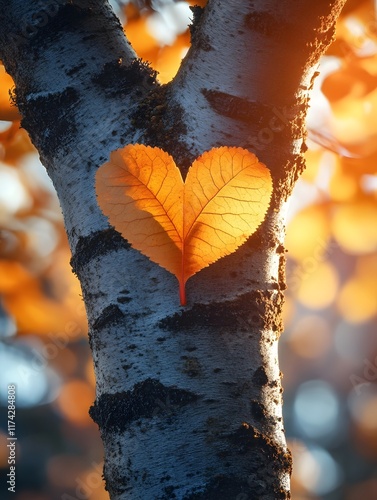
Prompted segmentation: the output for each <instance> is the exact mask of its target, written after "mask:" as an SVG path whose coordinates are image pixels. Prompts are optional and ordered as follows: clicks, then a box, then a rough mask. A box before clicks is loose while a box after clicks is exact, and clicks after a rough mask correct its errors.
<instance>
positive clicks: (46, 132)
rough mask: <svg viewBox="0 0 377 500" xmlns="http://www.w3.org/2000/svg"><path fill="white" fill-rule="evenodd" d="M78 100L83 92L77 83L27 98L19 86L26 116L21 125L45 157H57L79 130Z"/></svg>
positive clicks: (18, 100) (23, 112) (18, 104)
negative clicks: (79, 91) (77, 88)
mask: <svg viewBox="0 0 377 500" xmlns="http://www.w3.org/2000/svg"><path fill="white" fill-rule="evenodd" d="M78 100H79V93H78V92H77V90H76V89H74V88H73V87H67V88H66V89H65V90H64V91H63V92H57V93H51V94H48V95H46V96H43V97H42V96H40V97H36V98H35V99H31V98H26V100H25V101H24V97H23V96H22V92H19V91H18V89H17V106H18V107H19V109H20V111H21V113H22V114H23V116H24V118H23V119H22V121H21V125H22V126H23V127H24V128H25V129H26V130H27V131H28V132H29V133H30V136H31V138H32V140H33V142H34V144H35V146H36V147H37V148H38V149H39V151H40V152H41V153H42V155H43V156H44V157H46V158H51V157H53V156H54V155H55V154H56V151H57V150H59V149H61V148H64V147H65V146H67V145H68V144H69V142H70V141H71V138H72V137H73V136H74V134H75V133H76V131H77V127H76V123H75V119H74V115H75V114H74V113H73V110H74V108H75V107H76V105H77V103H78Z"/></svg>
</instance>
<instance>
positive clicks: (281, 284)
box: [278, 254, 287, 291]
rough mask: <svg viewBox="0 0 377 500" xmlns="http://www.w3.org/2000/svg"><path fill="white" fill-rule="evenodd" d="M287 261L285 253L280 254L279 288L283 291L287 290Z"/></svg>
mask: <svg viewBox="0 0 377 500" xmlns="http://www.w3.org/2000/svg"><path fill="white" fill-rule="evenodd" d="M285 261H286V259H285V254H283V255H280V257H279V272H278V274H279V276H278V279H279V289H280V290H282V291H283V290H286V288H287V284H286V277H285V263H286V262H285Z"/></svg>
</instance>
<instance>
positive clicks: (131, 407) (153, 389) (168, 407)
mask: <svg viewBox="0 0 377 500" xmlns="http://www.w3.org/2000/svg"><path fill="white" fill-rule="evenodd" d="M197 399H198V396H197V395H196V394H193V393H191V392H189V391H186V390H184V389H178V388H177V387H166V386H164V385H163V384H161V383H160V382H159V381H158V380H154V379H151V378H149V379H146V380H144V381H143V382H140V383H138V384H136V385H135V386H134V388H133V390H132V391H126V392H117V393H116V394H102V395H101V396H100V397H99V398H98V399H97V400H96V402H95V403H94V405H93V406H91V408H90V410H89V414H90V416H91V417H92V419H93V420H94V422H96V424H98V426H99V428H100V429H101V431H102V432H112V433H113V432H114V430H115V431H117V432H123V431H125V430H126V429H127V427H128V425H129V424H130V423H131V422H134V421H137V420H139V419H141V418H153V417H155V416H158V415H161V416H163V415H165V416H170V415H173V414H175V413H176V412H177V411H178V410H179V409H180V408H182V407H183V406H185V405H187V404H189V403H192V402H194V401H196V400H197Z"/></svg>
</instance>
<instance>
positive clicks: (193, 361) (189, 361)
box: [181, 356, 202, 378]
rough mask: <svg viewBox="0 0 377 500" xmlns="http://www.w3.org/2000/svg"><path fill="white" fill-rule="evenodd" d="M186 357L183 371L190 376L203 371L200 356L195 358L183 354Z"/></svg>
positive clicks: (197, 374) (196, 375)
mask: <svg viewBox="0 0 377 500" xmlns="http://www.w3.org/2000/svg"><path fill="white" fill-rule="evenodd" d="M181 358H182V359H184V364H183V369H182V371H183V373H186V374H187V375H188V376H189V377H191V378H193V377H198V376H199V375H200V374H201V373H202V367H201V365H200V362H199V360H198V358H193V357H189V356H181Z"/></svg>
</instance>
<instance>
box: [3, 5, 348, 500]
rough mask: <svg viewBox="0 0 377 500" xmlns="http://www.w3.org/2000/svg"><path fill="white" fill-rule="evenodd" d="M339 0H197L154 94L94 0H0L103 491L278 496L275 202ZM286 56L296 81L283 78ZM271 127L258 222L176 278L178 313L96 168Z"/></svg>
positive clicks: (281, 482) (280, 438) (285, 474)
mask: <svg viewBox="0 0 377 500" xmlns="http://www.w3.org/2000/svg"><path fill="white" fill-rule="evenodd" d="M343 3H344V1H343V0H338V1H334V2H323V1H322V2H321V1H319V2H316V5H315V6H313V2H310V1H307V2H300V6H297V5H296V4H297V2H294V1H288V0H285V1H283V2H278V1H277V0H269V2H262V1H256V2H234V1H231V2H221V1H220V0H212V1H209V4H208V7H207V10H206V11H205V13H204V14H203V16H202V17H201V20H200V21H199V23H198V26H197V28H196V31H195V34H194V40H193V47H192V49H191V51H190V53H189V54H188V56H187V58H186V60H185V62H184V64H183V65H182V67H181V70H180V72H179V74H178V76H177V78H176V79H175V80H174V81H173V83H172V84H171V85H168V86H167V87H165V88H159V87H158V84H157V83H156V81H155V79H154V77H153V75H152V74H150V72H148V70H147V69H146V68H145V67H143V66H141V65H140V63H138V62H135V61H134V58H135V54H134V53H133V51H132V49H131V48H130V46H129V45H128V44H127V42H126V41H125V39H124V38H123V34H122V32H121V29H120V27H119V25H117V22H116V20H115V19H114V18H113V17H112V14H111V12H110V10H109V9H108V7H107V5H103V4H104V2H102V1H100V0H90V1H89V0H88V1H81V2H77V1H74V2H72V3H69V4H68V3H67V4H66V2H64V1H62V0H59V1H58V0H56V5H57V8H58V10H57V11H56V12H55V14H52V13H51V12H52V11H51V10H50V12H49V13H47V17H46V16H45V18H44V19H47V21H46V23H45V24H44V25H43V26H42V24H43V23H42V22H41V21H40V19H41V17H40V16H41V11H43V9H44V7H43V2H37V3H35V2H33V1H32V0H17V1H13V2H12V4H11V5H8V4H7V2H5V1H4V0H0V12H4V13H3V14H0V43H1V47H2V48H0V57H1V58H2V59H3V61H4V63H5V65H6V68H7V70H8V71H9V72H10V73H11V74H12V76H13V77H14V78H15V81H16V85H17V99H18V103H19V107H20V110H21V112H22V113H23V115H24V121H23V125H24V126H25V128H27V129H28V131H29V133H30V134H31V137H32V140H33V141H34V143H35V144H36V146H37V147H38V149H39V152H40V154H41V158H42V160H43V162H44V164H45V165H46V168H47V169H48V172H49V174H50V176H51V178H52V180H53V182H54V185H55V187H56V189H57V192H58V195H59V198H60V201H61V206H62V210H63V214H64V219H65V224H66V229H67V234H68V238H69V242H70V245H71V249H72V254H73V261H72V262H73V267H74V270H75V272H76V273H77V274H78V276H79V278H80V280H81V284H82V289H83V294H84V298H85V303H86V307H87V313H88V321H89V326H90V343H91V348H92V351H93V358H94V364H95V371H96V377H97V400H96V404H95V405H94V407H93V408H92V410H91V413H92V416H93V417H94V419H95V420H96V421H97V422H98V424H99V426H100V430H101V434H102V438H103V441H104V446H105V456H106V462H105V479H106V483H107V488H108V490H109V492H110V495H111V498H113V499H119V500H120V499H122V500H123V499H126V498H127V499H132V500H138V499H143V500H144V499H146V498H147V499H154V498H156V499H157V498H159V499H162V498H163V499H170V498H177V499H191V500H194V499H197V500H199V499H207V498H216V499H220V500H221V499H227V500H228V499H237V500H246V499H252V498H259V499H262V500H263V499H266V500H267V499H274V500H275V499H278V498H281V499H284V498H288V497H289V473H290V458H289V454H288V452H287V449H286V444H285V438H284V430H283V422H282V417H281V404H282V401H281V384H280V374H279V368H278V359H277V342H278V336H279V334H280V331H281V307H282V301H283V299H282V291H283V289H284V287H285V285H284V271H283V268H284V249H283V246H282V244H283V235H284V206H285V200H286V198H287V196H288V195H289V193H290V190H291V188H292V186H293V183H294V180H295V179H296V178H297V175H298V173H299V171H300V168H301V166H302V158H301V149H302V148H303V119H304V116H305V111H306V104H307V103H306V101H307V94H308V90H309V86H310V81H311V78H312V76H313V72H314V67H313V65H314V63H315V61H316V59H318V57H319V55H320V53H321V52H322V51H323V50H324V48H325V46H326V44H327V43H328V42H329V41H330V38H331V36H330V35H329V34H330V33H331V29H332V27H333V23H334V20H335V17H336V15H337V14H338V12H339V8H340V6H341V5H342V4H343ZM252 4H253V5H252ZM305 9H306V10H305ZM306 11H308V14H306ZM33 15H34V17H33ZM37 15H38V16H39V17H38V16H37ZM36 16H37V19H39V25H38V29H37V30H36V32H35V33H34V34H33V36H31V37H29V38H26V39H25V40H23V39H22V36H23V31H25V30H24V29H23V27H24V26H25V24H23V23H26V25H27V26H29V24H30V23H31V24H32V23H33V19H34V20H35V19H36ZM308 16H310V17H308ZM326 16H327V17H328V18H326ZM20 19H21V23H20V22H19V20H20ZM304 21H305V22H306V24H305V25H304V26H303V25H302V24H303V23H304ZM28 23H29V24H28ZM34 23H35V21H34ZM277 26H280V28H279V30H278V33H277V34H276V33H275V31H274V30H275V28H276V27H277ZM321 26H322V27H323V29H322V28H320V27H321ZM288 28H292V29H293V30H297V33H299V37H298V39H297V40H295V38H294V37H293V38H292V37H290V36H288V35H287V32H286V31H287V29H288ZM309 28H310V29H311V28H313V29H312V30H311V31H310V29H309ZM321 29H322V31H321ZM305 30H306V31H305ZM26 31H27V30H26ZM15 35H16V36H15ZM309 43H312V44H313V45H312V47H311V48H310V49H309V48H305V46H306V44H309ZM297 45H298V46H297ZM296 47H297V53H298V55H297V57H296V56H295V57H293V55H292V50H293V49H295V50H296ZM312 52H315V56H313V55H312ZM251 54H252V59H251V58H250V59H251V60H250V59H249V55H251ZM291 59H293V62H290V61H291ZM132 61H134V62H132ZM287 64H291V66H289V67H290V68H291V69H292V71H293V72H294V77H295V78H293V79H292V81H290V80H289V78H288V80H289V81H288V80H287V81H286V82H285V83H284V84H280V82H279V78H282V74H284V75H285V72H286V65H287ZM286 108H289V109H290V110H291V111H292V110H294V111H295V119H294V120H292V119H291V117H290V118H289V119H288V118H287V117H286V116H284V113H286ZM282 116H283V118H281V117H282ZM156 117H157V118H156ZM279 117H280V118H279ZM278 119H280V122H281V123H280V125H281V126H280V127H279V126H278V125H279V123H278ZM268 127H270V131H271V132H272V139H271V144H270V145H268V147H266V148H264V149H260V150H259V151H258V150H257V151H256V153H257V154H258V156H259V157H260V158H261V159H262V161H264V162H265V163H266V164H267V166H268V167H269V168H270V169H271V171H272V175H273V178H274V187H275V190H274V197H273V200H272V203H271V207H270V210H269V213H268V216H267V218H266V221H265V223H264V224H263V225H262V227H261V228H260V230H258V232H257V234H256V235H255V236H254V237H252V238H251V239H250V240H249V242H248V243H247V244H245V245H244V246H243V247H242V248H241V249H239V250H238V251H237V252H236V253H235V254H233V255H231V256H229V257H226V258H224V259H221V260H220V261H219V262H217V263H216V264H214V265H213V266H210V267H209V268H206V269H204V270H203V271H201V272H200V273H199V274H197V275H196V276H194V277H193V278H192V279H190V280H189V282H188V285H187V294H188V305H187V307H186V308H182V307H180V306H179V300H178V285H177V282H176V279H175V278H174V277H173V276H171V275H169V273H167V272H166V271H165V270H163V269H161V268H159V267H158V266H157V265H155V264H153V263H151V262H150V261H149V260H148V259H147V258H146V257H144V256H142V255H141V254H140V253H139V252H137V251H135V250H133V249H131V248H129V246H128V245H127V243H126V242H125V241H124V240H122V239H121V237H120V236H119V235H118V234H117V233H115V231H114V230H112V229H108V223H107V220H106V219H105V218H104V217H103V215H102V214H101V212H100V210H99V208H98V206H97V204H96V199H95V193H94V175H95V171H96V168H97V166H98V165H100V164H101V163H103V162H104V161H105V160H107V158H108V155H109V152H110V151H111V150H113V149H116V148H118V147H120V146H121V145H122V144H126V143H134V142H137V141H139V142H144V143H148V144H151V145H153V146H155V145H157V146H159V147H162V148H163V149H165V150H167V151H168V152H169V153H171V154H172V155H173V157H174V158H175V159H176V161H177V163H178V164H179V165H182V167H183V169H187V167H188V165H189V164H190V163H191V161H192V159H193V158H195V157H196V156H197V155H198V154H199V153H202V152H203V151H204V150H208V149H210V148H211V147H213V146H216V145H235V146H244V147H249V148H250V149H253V147H254V146H255V144H253V138H254V137H257V138H258V133H259V132H260V130H262V129H263V128H268ZM254 142H255V141H254ZM254 149H255V148H254Z"/></svg>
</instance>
